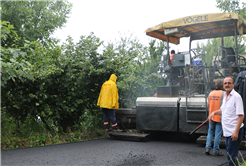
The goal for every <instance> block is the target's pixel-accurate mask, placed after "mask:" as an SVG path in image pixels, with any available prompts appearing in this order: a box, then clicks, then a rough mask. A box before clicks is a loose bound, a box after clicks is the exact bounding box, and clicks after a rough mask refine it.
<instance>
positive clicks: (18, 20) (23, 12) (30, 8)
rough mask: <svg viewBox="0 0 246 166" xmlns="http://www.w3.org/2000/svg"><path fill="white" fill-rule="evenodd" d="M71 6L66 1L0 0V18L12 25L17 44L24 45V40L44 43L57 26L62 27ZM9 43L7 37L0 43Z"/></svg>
mask: <svg viewBox="0 0 246 166" xmlns="http://www.w3.org/2000/svg"><path fill="white" fill-rule="evenodd" d="M71 7H72V5H71V4H70V3H69V2H67V1H53V0H52V1H34V0H29V1H2V2H1V20H3V21H8V22H10V24H11V25H13V26H14V28H15V31H16V33H17V34H18V36H19V38H18V44H19V46H24V42H25V40H28V41H40V42H42V43H43V44H44V43H45V41H47V40H48V39H49V37H50V35H51V34H52V33H53V32H54V31H55V30H56V29H57V28H62V27H63V25H64V24H65V23H66V22H67V18H68V15H69V13H70V12H71ZM11 43H12V39H11V38H9V39H8V40H6V41H4V42H1V45H2V46H8V45H10V44H11Z"/></svg>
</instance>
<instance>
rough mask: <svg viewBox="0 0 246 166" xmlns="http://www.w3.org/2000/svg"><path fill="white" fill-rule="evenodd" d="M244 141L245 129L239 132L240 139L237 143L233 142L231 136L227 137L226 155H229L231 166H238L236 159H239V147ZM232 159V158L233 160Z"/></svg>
mask: <svg viewBox="0 0 246 166" xmlns="http://www.w3.org/2000/svg"><path fill="white" fill-rule="evenodd" d="M242 139H243V127H241V128H240V130H239V132H238V139H237V140H236V141H232V138H231V136H230V137H225V145H226V153H227V159H228V164H229V166H235V165H236V166H237V165H238V162H237V159H236V158H237V157H238V150H239V145H240V143H241V141H242ZM228 154H229V155H230V156H229V155H228ZM230 157H231V158H232V160H231V158H230ZM233 163H234V164H235V165H234V164H233Z"/></svg>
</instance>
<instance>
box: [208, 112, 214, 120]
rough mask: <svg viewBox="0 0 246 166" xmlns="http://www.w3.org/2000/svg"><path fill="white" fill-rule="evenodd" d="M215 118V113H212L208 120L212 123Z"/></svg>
mask: <svg viewBox="0 0 246 166" xmlns="http://www.w3.org/2000/svg"><path fill="white" fill-rule="evenodd" d="M213 117H214V112H212V113H211V114H210V115H209V116H208V120H209V122H211V121H212V119H213Z"/></svg>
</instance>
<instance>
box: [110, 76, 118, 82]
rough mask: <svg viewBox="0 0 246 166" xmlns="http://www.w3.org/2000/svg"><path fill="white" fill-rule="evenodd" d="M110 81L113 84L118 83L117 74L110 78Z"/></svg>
mask: <svg viewBox="0 0 246 166" xmlns="http://www.w3.org/2000/svg"><path fill="white" fill-rule="evenodd" d="M109 80H111V81H113V82H116V80H117V76H116V75H115V74H112V75H111V76H110V78H109Z"/></svg>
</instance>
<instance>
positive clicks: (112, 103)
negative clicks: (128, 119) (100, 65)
mask: <svg viewBox="0 0 246 166" xmlns="http://www.w3.org/2000/svg"><path fill="white" fill-rule="evenodd" d="M116 80H117V76H116V75H115V74H112V75H111V76H110V78H109V80H108V81H106V82H105V83H104V84H103V85H102V87H101V91H100V95H99V98H98V101H97V105H98V106H100V108H102V111H103V120H104V127H105V129H106V132H107V131H110V129H109V125H108V117H110V120H111V123H112V129H113V130H114V131H121V130H120V129H119V128H118V125H117V122H116V118H115V110H114V109H118V108H119V103H118V89H117V85H116Z"/></svg>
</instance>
